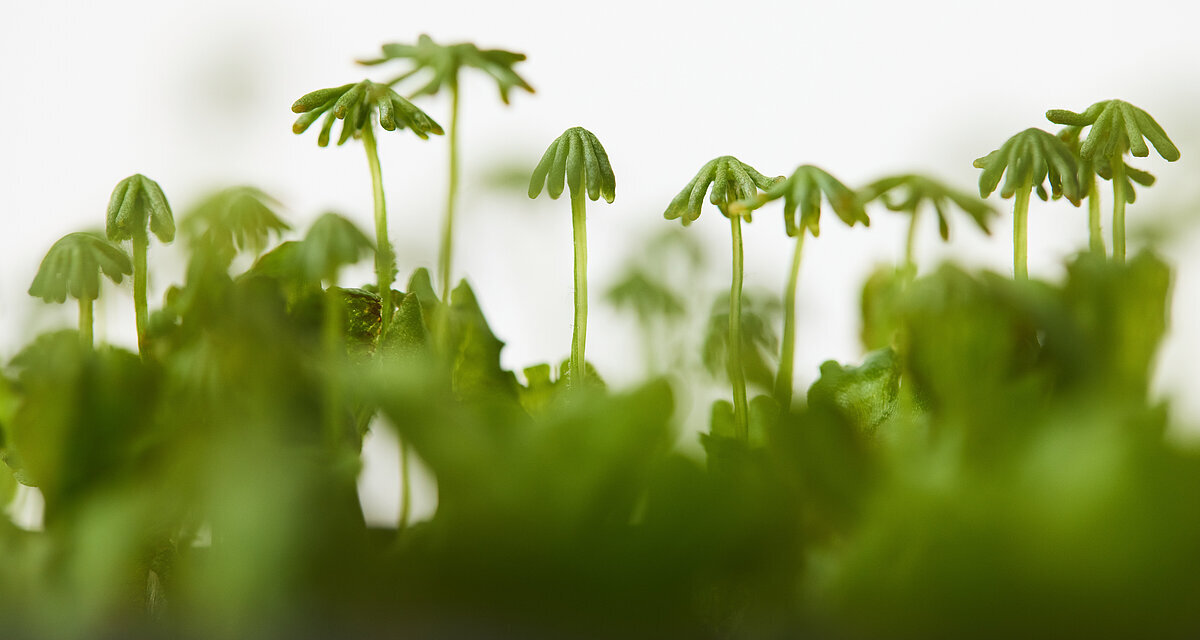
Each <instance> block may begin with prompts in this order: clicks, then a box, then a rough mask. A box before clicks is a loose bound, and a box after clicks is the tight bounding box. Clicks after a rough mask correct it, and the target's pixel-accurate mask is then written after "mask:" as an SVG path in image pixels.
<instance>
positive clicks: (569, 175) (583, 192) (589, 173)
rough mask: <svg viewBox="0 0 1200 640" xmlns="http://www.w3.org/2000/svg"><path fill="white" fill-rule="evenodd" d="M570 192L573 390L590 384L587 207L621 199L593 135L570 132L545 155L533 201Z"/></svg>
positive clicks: (533, 180) (533, 181)
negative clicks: (586, 355)
mask: <svg viewBox="0 0 1200 640" xmlns="http://www.w3.org/2000/svg"><path fill="white" fill-rule="evenodd" d="M564 182H565V183H566V186H567V188H569V189H570V191H571V229H572V232H573V237H574V241H575V326H574V328H573V330H572V332H571V359H570V360H569V364H568V372H569V374H568V375H569V378H568V382H569V384H570V385H571V386H573V387H577V388H582V386H583V384H584V381H585V380H586V378H587V361H586V360H585V359H584V348H585V345H586V342H587V305H588V298H587V224H586V223H587V202H586V201H585V200H584V198H585V197H586V198H590V199H591V200H592V201H593V202H594V201H596V200H599V199H600V197H601V196H603V197H604V201H605V202H607V203H609V204H612V202H613V200H614V199H615V198H616V197H617V179H616V177H615V176H614V175H613V170H612V165H611V164H610V163H609V161H608V153H607V152H605V151H604V147H603V146H602V145H601V144H600V141H599V140H597V139H596V136H595V135H594V134H592V132H591V131H588V130H587V129H584V128H583V127H571V128H570V129H567V130H566V131H564V132H563V134H562V135H561V136H559V137H558V138H556V139H555V140H554V142H551V143H550V146H549V147H548V148H547V149H546V153H544V154H542V159H541V161H540V162H538V164H537V166H536V167H534V169H533V175H532V176H530V178H529V197H530V198H536V197H538V195H539V194H540V193H541V192H542V188H543V187H545V189H546V191H547V192H548V193H549V194H550V198H551V199H557V198H558V196H560V195H562V192H563V183H564Z"/></svg>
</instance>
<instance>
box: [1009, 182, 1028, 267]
mask: <svg viewBox="0 0 1200 640" xmlns="http://www.w3.org/2000/svg"><path fill="white" fill-rule="evenodd" d="M1029 183H1030V180H1026V181H1025V182H1024V183H1022V184H1021V186H1020V187H1018V188H1017V197H1016V202H1015V203H1013V276H1014V278H1016V279H1017V280H1028V279H1029V195H1030V193H1031V192H1032V191H1033V185H1031V184H1029Z"/></svg>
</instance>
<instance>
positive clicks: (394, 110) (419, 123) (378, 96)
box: [292, 80, 443, 330]
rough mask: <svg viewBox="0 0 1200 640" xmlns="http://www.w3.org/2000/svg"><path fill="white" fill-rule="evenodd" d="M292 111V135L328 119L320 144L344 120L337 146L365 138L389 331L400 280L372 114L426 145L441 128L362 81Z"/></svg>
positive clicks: (304, 100) (308, 99)
mask: <svg viewBox="0 0 1200 640" xmlns="http://www.w3.org/2000/svg"><path fill="white" fill-rule="evenodd" d="M292 111H293V112H295V113H299V114H301V115H300V117H299V118H297V119H296V122H295V124H293V125H292V131H293V132H294V133H297V134H300V133H304V132H305V131H306V130H307V129H308V127H309V126H311V125H312V123H314V122H316V120H317V118H319V117H321V115H322V114H324V115H325V120H324V122H322V124H321V132H320V134H318V136H317V145H319V146H322V147H324V146H327V145H328V144H329V136H330V132H331V131H332V129H333V123H334V121H335V120H342V121H343V122H342V130H341V135H340V136H338V142H337V143H338V144H339V145H340V144H343V143H345V142H346V141H347V140H349V139H350V138H351V137H352V136H356V135H357V136H359V137H361V138H362V141H363V147H364V148H365V149H366V152H367V165H368V166H369V167H370V169H371V186H372V194H373V195H374V200H375V276H376V286H378V288H379V299H380V305H381V313H382V318H383V325H382V326H383V329H384V330H386V329H387V326H388V324H389V323H390V322H391V318H392V282H394V281H395V279H396V260H395V255H394V253H393V252H392V244H391V241H390V240H388V230H387V205H386V203H385V202H384V198H383V171H382V170H381V169H380V166H379V152H378V150H377V149H376V146H375V132H374V124H373V122H372V114H373V113H378V118H379V126H381V127H383V128H384V130H386V131H396V130H399V129H406V128H407V129H410V130H412V132H413V133H414V134H416V135H417V137H419V138H421V139H422V140H427V139H429V134H431V133H433V134H437V135H441V134H442V133H443V131H442V127H441V125H439V124H438V123H436V122H434V121H433V119H432V118H430V117H429V116H428V115H427V114H426V113H425V112H424V111H422V110H421V109H419V108H418V107H417V106H416V105H414V104H413V103H411V102H409V101H408V100H405V99H404V98H402V97H400V96H399V95H398V94H397V93H396V92H395V91H393V90H392V88H391V87H389V86H387V85H384V84H377V83H374V82H371V81H370V80H363V81H362V82H359V83H357V84H353V83H352V84H344V85H342V86H340V87H332V88H329V89H318V90H317V91H313V92H311V93H307V94H305V95H303V96H301V97H300V98H299V99H298V100H296V102H294V103H292Z"/></svg>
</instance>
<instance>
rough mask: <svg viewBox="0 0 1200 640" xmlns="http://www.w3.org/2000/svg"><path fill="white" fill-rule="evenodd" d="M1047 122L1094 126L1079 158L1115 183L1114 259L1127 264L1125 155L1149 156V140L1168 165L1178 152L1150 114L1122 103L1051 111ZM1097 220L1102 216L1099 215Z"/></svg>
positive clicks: (1120, 101) (1107, 102)
mask: <svg viewBox="0 0 1200 640" xmlns="http://www.w3.org/2000/svg"><path fill="white" fill-rule="evenodd" d="M1046 119H1048V120H1049V121H1050V122H1053V123H1055V124H1062V125H1067V126H1069V127H1080V128H1082V127H1085V126H1090V127H1091V128H1090V129H1089V130H1088V135H1087V138H1086V139H1085V140H1084V141H1083V144H1081V145H1080V147H1079V157H1080V158H1082V159H1084V160H1087V161H1090V162H1092V164H1093V166H1094V167H1095V168H1096V171H1097V173H1100V172H1101V171H1105V173H1108V176H1105V175H1104V173H1101V174H1100V177H1102V178H1105V179H1110V180H1112V185H1113V260H1114V261H1116V262H1117V263H1118V264H1124V262H1125V204H1126V203H1127V202H1132V200H1131V199H1130V198H1131V196H1130V195H1129V194H1128V193H1127V191H1131V190H1132V188H1131V186H1130V185H1129V177H1128V176H1127V173H1126V165H1125V154H1126V153H1132V154H1133V155H1134V156H1136V157H1138V158H1144V157H1146V156H1148V155H1150V148H1149V147H1148V146H1147V145H1146V140H1149V141H1150V142H1151V143H1152V144H1153V145H1154V149H1155V151H1158V155H1160V156H1162V157H1163V159H1164V160H1166V161H1167V162H1174V161H1176V160H1178V159H1179V149H1178V148H1177V147H1176V146H1175V143H1173V142H1171V139H1170V138H1168V137H1167V133H1166V132H1165V131H1163V128H1162V127H1161V126H1159V124H1158V123H1157V122H1155V120H1154V118H1152V117H1150V114H1148V113H1146V112H1145V111H1143V110H1141V109H1139V108H1138V107H1135V106H1133V105H1131V104H1129V103H1128V102H1124V101H1122V100H1103V101H1101V102H1097V103H1095V104H1093V105H1092V106H1090V107H1088V108H1087V109H1086V110H1084V111H1083V112H1082V113H1075V112H1073V111H1067V110H1066V109H1051V110H1049V111H1047V112H1046ZM1104 165H1107V167H1105V166H1104ZM1105 169H1106V170H1105ZM1139 173H1144V172H1139ZM1145 175H1148V174H1145ZM1139 178H1140V179H1139ZM1134 180H1135V181H1138V182H1139V183H1141V184H1143V185H1146V182H1143V180H1145V176H1144V175H1142V176H1137V177H1135V178H1134ZM1151 182H1152V179H1151ZM1147 186H1148V185H1147ZM1096 217H1097V218H1098V217H1099V216H1098V213H1097V216H1096ZM1097 225H1098V220H1097Z"/></svg>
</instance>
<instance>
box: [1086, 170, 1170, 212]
mask: <svg viewBox="0 0 1200 640" xmlns="http://www.w3.org/2000/svg"><path fill="white" fill-rule="evenodd" d="M1121 164H1122V165H1124V167H1125V171H1124V173H1123V174H1122V175H1123V177H1124V185H1123V186H1124V189H1123V190H1122V191H1123V193H1124V195H1125V202H1127V203H1129V204H1133V203H1134V201H1136V200H1137V192H1136V191H1135V190H1134V188H1133V185H1134V183H1137V184H1139V185H1141V186H1143V187H1150V186H1154V182H1155V180H1156V179H1155V177H1154V175H1153V174H1151V173H1150V172H1148V171H1142V170H1141V169H1137V168H1135V167H1131V166H1129V165H1128V164H1125V162H1124V161H1123V160H1122V161H1121ZM1095 171H1096V175H1098V176H1100V177H1101V178H1104V179H1105V180H1112V179H1113V171H1112V162H1111V161H1108V160H1097V161H1096V162H1095Z"/></svg>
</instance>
